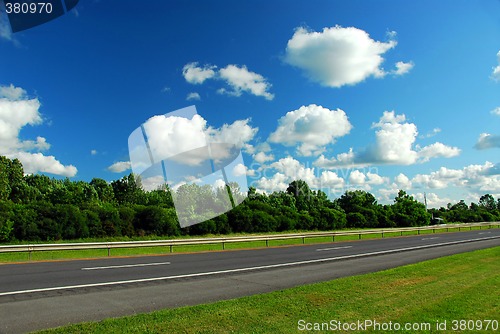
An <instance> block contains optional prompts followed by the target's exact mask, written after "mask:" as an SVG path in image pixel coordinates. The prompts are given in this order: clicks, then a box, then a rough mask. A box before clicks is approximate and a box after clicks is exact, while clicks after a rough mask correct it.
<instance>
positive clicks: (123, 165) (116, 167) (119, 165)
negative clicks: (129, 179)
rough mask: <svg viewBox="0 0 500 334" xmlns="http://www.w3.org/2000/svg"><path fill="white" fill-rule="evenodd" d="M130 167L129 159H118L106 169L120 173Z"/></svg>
mask: <svg viewBox="0 0 500 334" xmlns="http://www.w3.org/2000/svg"><path fill="white" fill-rule="evenodd" d="M130 168H131V165H130V161H118V162H115V163H114V164H112V165H111V166H109V167H108V170H109V171H111V172H113V173H122V172H124V171H126V170H129V169H130Z"/></svg>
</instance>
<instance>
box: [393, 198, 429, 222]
mask: <svg viewBox="0 0 500 334" xmlns="http://www.w3.org/2000/svg"><path fill="white" fill-rule="evenodd" d="M392 211H393V220H394V222H395V223H396V225H397V226H399V227H406V226H422V225H429V223H430V214H429V213H428V212H427V210H426V208H425V205H424V204H423V203H420V202H418V201H417V200H415V199H414V198H413V196H410V195H408V194H406V192H405V191H403V190H400V191H399V192H398V196H397V197H396V198H395V199H394V204H393V205H392Z"/></svg>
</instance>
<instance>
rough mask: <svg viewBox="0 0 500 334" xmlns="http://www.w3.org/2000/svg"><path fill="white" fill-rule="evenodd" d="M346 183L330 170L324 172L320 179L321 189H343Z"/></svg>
mask: <svg viewBox="0 0 500 334" xmlns="http://www.w3.org/2000/svg"><path fill="white" fill-rule="evenodd" d="M344 185H345V181H344V179H343V178H341V177H340V176H338V175H337V173H335V172H331V171H329V170H326V171H323V172H322V173H321V176H320V177H319V188H325V187H326V188H331V189H335V188H337V189H338V188H343V187H344Z"/></svg>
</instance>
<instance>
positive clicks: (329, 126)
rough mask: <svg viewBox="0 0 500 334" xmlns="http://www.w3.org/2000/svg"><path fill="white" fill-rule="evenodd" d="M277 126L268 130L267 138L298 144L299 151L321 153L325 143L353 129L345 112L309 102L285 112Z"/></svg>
mask: <svg viewBox="0 0 500 334" xmlns="http://www.w3.org/2000/svg"><path fill="white" fill-rule="evenodd" d="M278 124H279V125H278V128H277V129H276V131H274V132H273V133H271V135H270V136H269V141H270V142H273V143H281V144H283V145H286V146H295V145H296V144H300V146H299V147H298V148H297V151H298V153H299V154H300V155H303V156H311V155H317V154H320V153H321V152H323V151H324V150H325V148H324V146H325V145H327V144H331V143H334V142H335V139H336V138H339V137H342V136H345V135H346V134H348V133H349V132H350V130H351V129H352V125H351V123H349V120H348V118H347V115H346V113H345V112H344V111H343V110H341V109H337V110H330V109H327V108H324V107H322V106H318V105H315V104H311V105H309V106H302V107H300V108H299V109H297V110H294V111H290V112H288V113H287V114H286V115H285V116H283V117H281V118H280V119H279V120H278Z"/></svg>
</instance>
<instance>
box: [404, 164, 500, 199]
mask: <svg viewBox="0 0 500 334" xmlns="http://www.w3.org/2000/svg"><path fill="white" fill-rule="evenodd" d="M495 168H496V167H495V165H494V164H493V163H491V162H486V163H485V164H483V165H469V166H466V167H464V168H462V169H448V168H445V167H441V168H440V169H439V170H437V171H434V172H432V173H430V174H417V175H415V176H414V177H413V179H412V182H413V183H414V185H415V188H432V189H443V188H449V187H459V188H467V189H470V190H472V191H473V192H476V193H483V194H484V193H485V192H490V193H496V192H500V174H499V173H498V172H495Z"/></svg>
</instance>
